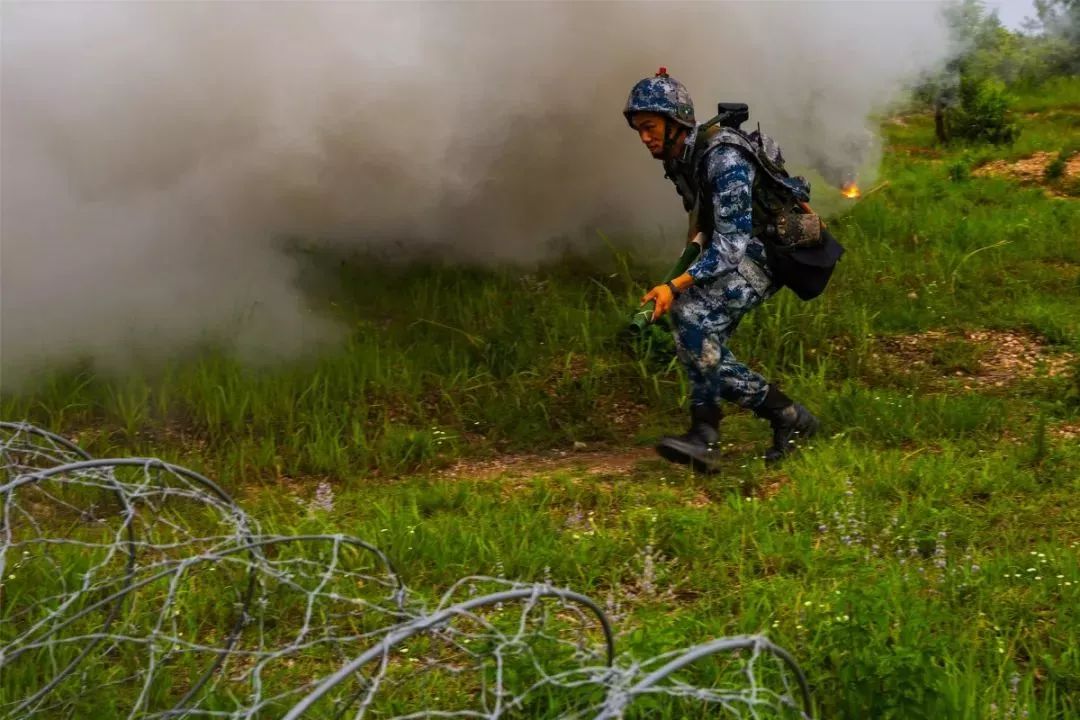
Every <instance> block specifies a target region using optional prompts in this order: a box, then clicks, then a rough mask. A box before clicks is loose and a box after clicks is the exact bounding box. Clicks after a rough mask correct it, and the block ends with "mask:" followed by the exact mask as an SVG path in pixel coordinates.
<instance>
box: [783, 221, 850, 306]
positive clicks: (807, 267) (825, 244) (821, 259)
mask: <svg viewBox="0 0 1080 720" xmlns="http://www.w3.org/2000/svg"><path fill="white" fill-rule="evenodd" d="M821 239H822V242H821V244H820V245H817V246H815V247H790V248H788V247H782V246H780V245H774V244H772V243H766V244H765V250H766V252H767V253H768V258H769V269H771V270H772V273H773V277H774V278H776V280H777V282H779V283H781V284H783V285H786V286H787V287H789V288H791V290H792V291H793V292H794V293H795V294H796V295H798V296H799V299H800V300H813V299H814V298H816V297H817V296H818V295H820V294H821V293H823V292H824V291H825V286H826V285H828V284H829V278H831V277H832V274H833V270H835V269H836V261H837V260H839V259H840V256H841V255H843V254H844V246H843V245H841V244H840V243H839V242H838V241H837V240H836V238H835V237H833V234H832V233H831V232H829V230H828V228H824V227H823V228H822V229H821Z"/></svg>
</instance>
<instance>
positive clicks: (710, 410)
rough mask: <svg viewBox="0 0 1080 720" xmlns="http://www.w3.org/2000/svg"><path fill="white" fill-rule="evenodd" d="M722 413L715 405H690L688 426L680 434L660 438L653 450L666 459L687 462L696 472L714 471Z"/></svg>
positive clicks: (718, 450)
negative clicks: (688, 427)
mask: <svg viewBox="0 0 1080 720" xmlns="http://www.w3.org/2000/svg"><path fill="white" fill-rule="evenodd" d="M721 417H722V413H721V412H720V408H718V407H717V406H715V405H691V406H690V429H689V430H687V431H686V432H685V433H683V434H682V435H676V436H668V437H665V438H662V439H661V440H660V442H659V443H657V445H656V452H657V453H659V454H660V457H662V458H664V459H665V460H670V461H671V462H673V463H679V464H680V465H690V466H691V467H693V468H694V469H695V470H697V471H698V472H713V471H714V470H715V469H716V465H715V463H716V460H717V459H718V458H719V457H720V448H719V446H718V445H717V440H719V438H720V433H719V431H718V430H717V428H718V427H719V426H720V418H721Z"/></svg>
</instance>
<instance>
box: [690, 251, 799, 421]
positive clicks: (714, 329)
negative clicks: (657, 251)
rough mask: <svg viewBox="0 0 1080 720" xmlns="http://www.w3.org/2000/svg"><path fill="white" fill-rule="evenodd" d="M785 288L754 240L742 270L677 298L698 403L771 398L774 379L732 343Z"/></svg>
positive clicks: (693, 400)
mask: <svg viewBox="0 0 1080 720" xmlns="http://www.w3.org/2000/svg"><path fill="white" fill-rule="evenodd" d="M779 289H780V286H779V285H777V284H776V283H774V282H773V279H772V277H771V275H770V274H769V271H768V270H767V267H766V265H765V249H764V246H762V245H761V243H760V241H758V240H753V241H751V243H750V245H749V246H748V247H747V251H746V256H745V257H744V258H743V260H742V262H741V263H739V267H738V268H737V269H736V270H734V271H732V272H729V273H727V274H725V275H721V276H720V277H719V278H717V279H716V280H714V281H713V282H711V283H706V284H703V285H695V286H692V287H690V288H688V289H687V290H686V291H685V292H683V293H681V294H680V295H679V297H677V298H676V299H675V303H674V305H673V306H672V308H671V319H672V321H673V323H674V326H675V347H676V348H677V350H678V354H679V359H680V360H681V361H682V364H683V366H684V367H685V368H686V373H687V375H688V376H689V378H690V385H691V392H690V402H691V403H692V404H694V405H713V404H717V405H718V404H719V403H720V401H721V400H727V401H728V402H733V403H735V404H737V405H741V406H742V407H746V408H753V407H757V406H758V405H760V404H761V402H762V401H763V400H764V399H765V394H766V393H767V392H768V389H769V382H768V380H766V379H765V378H764V377H762V376H761V375H759V374H758V373H756V372H754V371H753V370H751V369H750V368H748V367H747V366H746V365H743V364H742V363H740V362H739V361H738V360H736V359H735V356H734V355H733V354H732V352H731V350H729V349H728V348H727V342H728V339H729V338H730V337H731V334H732V333H733V332H735V328H737V327H738V326H739V321H740V320H742V318H743V316H744V315H746V313H748V312H750V311H751V310H753V309H754V308H756V307H757V306H758V305H760V304H761V303H762V302H764V301H765V300H766V299H768V298H770V297H772V296H773V295H774V294H776V292H777V291H778V290H779Z"/></svg>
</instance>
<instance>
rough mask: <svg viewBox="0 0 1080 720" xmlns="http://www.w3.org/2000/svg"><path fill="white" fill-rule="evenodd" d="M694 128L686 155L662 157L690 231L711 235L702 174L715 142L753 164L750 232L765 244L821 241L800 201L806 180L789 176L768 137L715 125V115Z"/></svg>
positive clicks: (710, 208)
mask: <svg viewBox="0 0 1080 720" xmlns="http://www.w3.org/2000/svg"><path fill="white" fill-rule="evenodd" d="M719 118H720V116H717V118H714V119H713V120H712V121H710V122H708V123H705V124H704V125H702V126H701V127H700V128H698V131H697V136H696V138H695V141H694V144H693V149H692V152H690V153H689V154H688V155H689V156H688V157H683V158H679V159H676V160H672V161H665V163H664V170H665V172H666V176H667V177H668V178H669V179H670V180H671V181H672V182H673V183H674V184H675V190H676V192H678V193H679V196H680V197H681V198H682V202H683V207H684V208H685V209H686V211H687V212H688V213H689V214H690V236H691V237H692V236H693V235H694V234H696V232H697V231H701V232H703V233H705V237H706V238H708V237H710V236H711V233H712V231H713V224H714V223H713V198H712V192H711V191H709V189H708V181H707V178H706V177H705V163H704V159H705V156H706V155H707V154H708V153H710V152H712V151H714V150H717V149H718V148H720V147H723V146H727V147H734V148H737V149H738V150H739V151H740V152H742V153H743V154H744V155H745V156H746V157H747V158H748V159H750V160H751V161H752V162H753V163H754V168H755V172H754V181H753V185H752V187H751V203H752V220H751V226H752V230H751V233H752V235H753V236H754V237H757V238H760V239H761V240H762V241H763V242H765V243H766V244H767V245H774V246H780V247H813V246H815V245H818V244H820V242H821V234H820V230H821V221H820V219H819V218H818V216H817V215H816V214H814V213H813V212H811V211H809V209H808V207H806V206H805V203H806V202H807V201H809V199H810V184H809V183H808V182H807V181H806V180H805V179H804V178H802V177H797V176H796V177H791V176H790V175H788V173H787V171H786V170H785V169H784V158H783V155H782V154H781V152H780V148H779V146H778V145H777V144H776V142H774V141H773V139H772V138H770V137H768V136H767V135H763V134H762V133H761V132H760V131H755V132H752V133H744V132H742V131H741V130H738V129H735V128H732V127H727V126H724V125H720V124H719V123H718V119H719Z"/></svg>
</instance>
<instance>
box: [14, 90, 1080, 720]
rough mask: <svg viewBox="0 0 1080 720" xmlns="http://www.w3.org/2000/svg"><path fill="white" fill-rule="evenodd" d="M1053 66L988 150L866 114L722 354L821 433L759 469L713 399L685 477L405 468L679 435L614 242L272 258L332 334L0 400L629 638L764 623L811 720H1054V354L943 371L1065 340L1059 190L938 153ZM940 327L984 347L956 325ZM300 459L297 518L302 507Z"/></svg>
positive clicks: (1075, 545)
mask: <svg viewBox="0 0 1080 720" xmlns="http://www.w3.org/2000/svg"><path fill="white" fill-rule="evenodd" d="M1078 87H1080V86H1077V84H1076V82H1075V79H1069V80H1063V81H1061V82H1060V83H1058V84H1055V85H1054V86H1053V87H1051V88H1049V89H1044V90H1043V91H1041V92H1040V93H1036V94H1032V95H1029V96H1024V97H1022V98H1020V100H1019V109H1020V110H1022V111H1024V112H1038V113H1040V115H1039V116H1036V117H1029V118H1022V119H1021V125H1022V135H1021V137H1020V140H1019V141H1018V142H1017V144H1016V145H1014V146H1013V147H1011V148H998V149H994V148H981V147H961V146H957V147H950V148H938V147H935V146H934V144H933V126H932V121H931V119H930V118H928V117H918V116H916V117H912V118H908V119H906V121H905V122H906V124H905V125H902V126H901V125H886V126H885V132H886V133H887V140H888V146H889V152H888V153H887V154H886V157H885V160H884V165H883V168H882V179H887V180H888V181H889V183H890V184H889V186H888V187H886V188H884V189H882V190H881V191H879V192H876V193H875V194H873V195H871V196H870V197H868V198H866V199H865V200H863V201H861V202H859V203H858V204H856V205H854V206H853V207H852V208H851V210H850V212H847V213H845V214H842V215H839V216H837V217H834V218H832V219H831V225H832V227H833V229H834V231H835V233H836V235H837V236H838V237H840V238H841V240H842V241H843V242H844V243H845V245H846V246H847V248H848V253H847V255H846V256H845V258H844V260H843V261H842V265H841V268H840V270H839V271H838V273H837V276H836V278H835V279H834V281H833V284H832V286H831V287H830V289H829V291H828V292H827V294H826V295H825V296H824V297H822V298H820V299H819V300H817V301H814V302H813V303H801V302H799V301H798V300H797V299H796V298H794V296H792V295H791V294H790V293H782V294H781V295H780V296H778V297H777V298H775V299H774V300H772V301H770V302H769V303H768V304H767V305H766V306H765V307H764V308H762V309H759V310H758V311H756V312H755V313H753V314H752V315H751V316H750V317H748V318H747V319H746V321H744V324H743V327H742V328H741V329H740V330H739V332H738V333H737V334H736V338H735V341H734V344H733V350H734V352H735V354H736V356H738V357H740V358H745V359H747V360H748V361H750V362H751V363H752V364H753V365H754V366H755V367H757V368H761V369H763V371H764V372H765V373H766V374H767V375H769V376H771V377H775V378H779V379H780V380H781V382H783V384H784V386H785V387H786V388H787V389H788V390H789V391H790V393H791V394H793V395H795V396H797V397H799V398H800V399H802V400H804V401H805V402H806V404H807V405H809V406H810V407H811V408H813V409H814V410H815V411H817V412H819V414H820V415H821V417H822V418H823V420H824V422H825V424H826V427H825V433H824V436H823V437H822V438H821V440H820V441H819V442H818V443H817V444H816V445H815V446H814V447H813V449H810V450H808V451H806V452H804V453H803V454H802V455H801V456H799V457H797V458H795V459H793V460H792V461H790V462H788V463H786V464H785V465H784V466H782V467H781V468H779V469H766V468H764V466H763V465H762V463H761V461H760V460H759V459H757V454H758V453H759V450H760V448H761V447H762V445H763V443H764V442H765V439H766V438H765V435H766V433H765V428H764V426H762V425H761V423H760V422H759V421H757V420H756V419H754V418H752V417H750V416H748V415H746V414H743V413H734V414H732V415H731V416H730V417H729V418H727V419H726V420H725V436H724V438H725V442H726V443H728V445H727V446H726V449H725V461H724V472H723V473H722V474H721V475H719V476H711V477H702V476H694V475H690V474H686V473H684V472H682V471H680V470H677V469H675V468H672V467H670V466H666V465H664V464H663V463H661V462H660V461H658V460H646V461H641V462H639V463H637V464H636V466H635V467H634V469H633V470H632V471H630V472H627V473H618V474H604V473H600V474H594V473H590V472H589V471H588V468H587V467H584V466H581V467H576V466H575V463H574V462H573V460H572V458H573V457H574V456H573V455H572V454H571V455H570V456H569V457H570V458H571V461H569V462H567V463H563V464H561V465H557V466H552V467H551V468H549V469H547V470H543V471H537V472H531V473H530V472H520V471H518V472H517V473H512V474H510V475H495V476H483V477H480V476H477V477H472V476H470V474H469V472H468V471H467V470H466V471H465V473H464V475H465V476H464V477H457V478H452V477H448V476H446V475H443V474H441V473H440V472H439V471H440V470H441V469H442V468H444V467H445V466H447V465H449V464H451V463H454V462H457V461H461V460H469V459H472V458H490V457H498V456H501V455H504V454H507V453H543V452H546V451H551V450H559V449H564V450H569V449H571V448H572V447H573V446H574V443H585V444H586V445H587V446H588V447H590V448H594V447H599V448H615V449H617V448H623V447H631V446H640V445H648V444H649V443H651V442H652V441H653V440H655V438H656V437H657V436H658V435H660V434H661V433H664V432H668V431H670V430H672V429H674V428H677V427H680V426H681V425H682V423H683V410H681V409H680V408H681V406H682V405H683V403H684V401H685V398H686V394H687V386H686V383H685V380H684V379H683V377H682V375H681V373H680V371H679V369H678V367H677V363H675V362H674V361H673V358H672V354H671V345H670V340H669V339H668V338H666V336H664V335H663V334H661V335H659V336H658V337H657V338H656V341H655V344H654V346H653V347H652V348H651V350H650V351H649V352H648V353H645V354H633V353H629V352H627V351H626V350H625V349H624V348H622V347H620V345H619V344H618V343H617V342H616V341H615V340H614V338H615V336H616V334H617V331H618V330H619V329H620V327H621V325H622V323H623V322H624V321H625V318H626V317H627V313H628V310H629V308H631V307H632V306H633V303H634V299H635V298H636V297H639V296H640V290H641V288H642V287H644V286H646V285H647V284H648V283H649V281H650V280H651V279H655V278H656V277H657V276H658V275H659V273H660V272H662V269H663V268H664V267H665V266H666V265H667V263H668V262H669V258H655V259H654V260H655V261H651V260H650V261H644V260H643V259H642V258H640V257H638V256H637V255H635V254H634V253H633V252H631V251H630V250H629V249H628V248H629V247H631V245H630V243H629V239H620V238H614V239H613V240H612V245H611V246H609V245H607V244H606V243H605V242H604V241H602V240H601V239H599V238H598V239H597V241H596V245H595V247H593V248H585V249H582V250H580V252H579V253H578V254H576V255H573V256H568V257H565V258H562V259H561V260H559V261H556V262H552V263H551V264H549V265H548V266H545V267H543V268H540V269H514V268H480V267H470V268H463V267H459V266H447V265H439V264H430V265H423V266H420V265H408V266H390V267H388V266H386V265H375V264H373V263H372V262H371V259H370V258H339V257H330V256H328V255H325V254H321V253H318V252H298V261H299V262H301V263H302V265H303V267H304V268H305V271H304V272H305V277H306V278H307V283H308V285H309V286H310V297H311V302H312V303H313V304H314V305H315V306H316V307H318V308H320V309H321V311H322V312H324V313H326V314H328V315H332V316H335V317H337V318H338V320H339V321H340V322H341V323H342V324H343V325H344V326H345V327H347V328H348V329H349V333H348V337H347V339H346V340H345V341H344V342H343V343H342V344H341V345H339V346H336V347H332V348H329V349H326V350H325V351H323V352H321V353H319V354H317V355H313V356H311V357H307V358H302V359H299V360H296V361H292V362H289V363H283V364H278V365H272V366H265V367H260V368H251V367H248V366H245V365H244V364H242V363H241V362H239V361H238V360H237V359H235V358H233V357H232V356H231V355H230V354H229V353H228V352H226V351H224V350H222V349H221V348H216V347H207V348H203V349H201V350H199V351H198V352H194V351H193V352H192V353H191V354H190V355H189V356H188V357H185V358H183V359H180V360H175V361H171V362H167V363H164V364H160V363H159V364H157V365H154V366H146V367H140V368H129V369H128V370H126V371H125V372H124V373H123V374H111V373H108V372H105V371H100V370H97V369H95V368H94V367H92V366H91V365H89V364H88V363H82V364H79V365H74V366H72V367H69V368H52V369H49V370H48V371H46V372H43V373H42V374H41V375H40V376H39V377H37V378H35V379H34V380H33V381H32V382H31V383H30V384H29V385H27V386H25V387H24V388H22V389H21V391H20V392H18V393H13V392H8V393H6V394H5V395H4V396H3V397H2V400H0V416H3V417H4V418H8V419H16V418H26V419H29V420H32V421H34V422H37V423H39V424H41V425H43V426H46V427H48V428H50V429H53V430H56V431H60V432H64V433H66V434H69V435H73V436H76V437H77V438H78V440H79V441H80V442H81V443H82V444H83V445H84V446H86V447H87V449H89V450H90V451H91V452H93V453H94V454H96V455H99V456H104V455H109V454H122V455H134V454H152V455H158V456H161V457H164V458H166V459H169V460H175V461H179V462H181V463H184V464H187V465H189V466H191V467H193V468H194V469H196V470H199V471H201V472H204V473H205V474H207V475H209V476H211V477H214V478H215V479H217V480H219V481H221V483H222V484H223V485H224V486H225V487H226V488H228V489H230V490H231V491H233V492H235V493H237V494H238V495H239V496H240V497H241V498H242V502H243V504H244V505H245V507H247V508H248V510H249V511H250V512H251V513H252V514H254V515H255V516H257V517H259V518H260V519H261V520H262V522H263V523H264V525H265V526H267V528H268V529H271V530H275V531H282V532H285V531H292V530H304V531H308V532H339V531H340V532H346V533H351V534H354V535H357V536H359V537H362V538H367V539H371V540H373V541H375V542H377V543H378V544H379V545H380V546H382V547H383V548H385V549H386V550H387V551H388V552H389V554H390V555H391V557H392V558H393V559H394V561H395V563H396V564H397V565H398V566H399V567H400V568H402V572H403V575H404V576H405V579H406V580H407V582H408V583H409V584H410V585H411V586H412V587H415V588H420V589H422V590H423V591H425V592H431V593H432V594H434V593H435V592H437V591H438V590H439V589H443V588H445V587H447V586H449V585H450V584H451V583H452V582H453V581H454V580H456V579H457V578H458V577H460V576H462V575H466V574H470V573H490V574H504V575H505V576H507V577H513V578H521V579H527V580H539V579H542V578H544V577H550V578H551V580H552V581H553V582H555V583H557V584H562V585H567V586H570V587H573V588H575V589H577V590H579V591H582V592H585V593H588V594H591V595H593V596H594V597H597V598H600V599H608V600H609V601H610V603H611V606H612V607H614V608H617V613H616V614H617V615H619V616H620V623H619V627H620V628H621V630H622V632H623V636H622V637H621V638H620V645H621V647H622V648H623V649H631V650H634V651H636V652H637V653H639V654H640V655H646V654H651V653H656V652H662V651H666V650H670V649H673V648H675V647H681V646H685V645H688V644H691V643H694V642H699V641H703V640H706V639H709V638H711V637H714V636H717V635H721V634H732V633H743V632H758V631H763V632H766V633H768V634H769V636H770V637H772V638H773V639H774V640H776V641H777V642H778V643H779V644H781V645H783V646H785V647H787V648H788V649H790V650H791V651H792V652H793V653H794V654H795V656H796V657H797V658H798V659H799V660H800V662H801V663H802V665H803V667H804V668H806V670H807V672H808V675H809V677H810V679H811V681H812V683H813V685H814V689H815V697H816V701H817V703H818V705H819V707H820V709H821V713H822V716H830V717H832V716H836V717H851V718H864V717H874V718H920V717H926V718H937V717H949V718H996V717H1000V718H1005V717H1020V716H1021V713H1022V712H1026V713H1027V717H1029V718H1033V719H1034V718H1066V717H1073V716H1075V715H1076V714H1077V713H1080V701H1078V698H1080V652H1078V650H1077V646H1076V643H1075V642H1074V641H1073V638H1075V637H1076V636H1077V634H1078V632H1080V617H1078V615H1080V563H1078V562H1077V557H1078V556H1080V511H1078V510H1077V508H1076V504H1075V502H1074V501H1073V500H1074V498H1075V497H1076V493H1077V491H1078V490H1080V443H1078V442H1077V441H1076V439H1075V436H1071V435H1069V428H1076V427H1077V425H1078V423H1080V363H1077V362H1075V361H1074V362H1073V369H1072V370H1071V371H1069V372H1063V373H1060V374H1056V375H1054V376H1049V375H1047V374H1046V373H1040V372H1039V371H1038V369H1035V370H1033V371H1028V370H1024V371H1023V372H1020V371H1017V373H1016V375H1015V376H1010V377H1009V378H1008V381H1007V382H1003V383H1002V384H1001V385H993V384H975V385H972V384H971V378H973V377H976V376H978V374H979V373H980V372H981V370H982V369H984V368H985V365H986V363H987V362H988V360H989V359H990V358H996V357H997V355H995V353H994V352H993V351H994V347H993V343H994V342H995V340H994V338H996V337H999V336H998V335H995V334H993V331H1009V332H1012V333H1014V334H1018V335H1024V336H1031V337H1037V338H1040V339H1041V343H1042V346H1043V348H1044V349H1043V351H1042V352H1043V354H1044V355H1045V359H1050V358H1053V357H1055V356H1057V357H1065V354H1066V353H1072V354H1073V356H1076V355H1078V354H1080V312H1078V307H1080V272H1078V268H1080V244H1078V243H1077V241H1076V239H1077V238H1078V237H1080V204H1078V203H1077V202H1076V200H1075V199H1062V198H1054V197H1050V196H1048V195H1047V194H1046V193H1045V192H1043V190H1042V189H1040V188H1037V187H1020V186H1018V185H1016V184H1015V183H1013V182H1011V181H1009V180H1008V179H1004V178H983V177H973V176H971V175H970V172H964V171H962V170H963V169H964V168H967V169H970V168H972V167H974V166H976V165H978V164H980V163H983V162H986V161H988V160H991V159H999V158H1000V159H1011V158H1017V157H1022V156H1025V155H1027V154H1030V153H1031V152H1033V151H1035V150H1046V151H1052V152H1055V153H1056V152H1060V151H1061V149H1062V148H1064V147H1067V146H1068V142H1069V141H1070V138H1071V136H1074V134H1075V128H1076V117H1077V116H1076V114H1075V112H1076V108H1077V107H1078V105H1077V102H1076V101H1077V98H1076V92H1077V88H1078ZM913 148H914V149H917V150H918V151H917V152H916V151H913V150H912V149H913ZM957 168H960V170H957ZM817 191H818V192H824V193H829V192H832V190H830V189H828V188H818V189H817ZM673 201H674V199H673ZM612 248H613V249H612ZM343 261H344V262H343ZM972 329H979V330H983V331H987V332H988V334H987V336H986V337H988V338H989V339H988V340H983V341H980V342H965V341H964V340H962V339H960V338H962V335H961V333H962V331H969V330H972ZM928 331H935V332H938V333H941V336H940V338H941V339H940V340H934V339H933V338H934V337H937V336H934V335H928V336H927V337H928V338H930V340H928V341H927V343H926V345H925V347H924V349H923V350H922V351H920V352H922V355H920V356H919V357H920V358H921V359H922V360H924V361H925V364H924V365H921V366H918V367H915V366H914V365H911V366H909V367H905V366H904V364H903V363H900V364H899V365H898V364H897V363H896V362H894V361H892V360H893V359H894V358H895V357H896V354H895V352H894V350H892V349H891V348H894V347H895V344H890V343H893V341H894V340H896V339H898V338H902V337H910V336H914V335H918V334H924V333H927V332H928ZM904 358H905V359H906V358H907V356H904ZM459 474H460V473H459ZM474 474H475V473H474ZM319 480H327V481H328V482H329V483H330V484H331V486H332V487H333V489H334V494H335V503H334V506H333V509H332V510H331V511H329V512H323V511H319V512H313V511H310V510H308V509H305V508H306V507H307V506H308V505H309V504H310V502H311V498H312V497H313V496H314V493H315V486H316V483H317V482H318V481H319ZM647 568H649V569H647ZM646 588H651V590H647V589H646ZM205 611H206V612H208V613H209V612H211V611H212V606H207V607H206V608H205ZM9 677H13V676H9ZM5 682H8V681H6V680H5ZM115 701H116V698H115V697H113V698H111V699H108V702H115ZM106 704H107V703H106ZM104 706H105V705H101V706H100V707H104Z"/></svg>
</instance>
